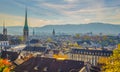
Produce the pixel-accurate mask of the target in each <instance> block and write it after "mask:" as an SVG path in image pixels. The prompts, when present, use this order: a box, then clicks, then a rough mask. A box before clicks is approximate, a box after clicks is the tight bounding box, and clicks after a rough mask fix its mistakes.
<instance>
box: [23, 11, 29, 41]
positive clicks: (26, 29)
mask: <svg viewBox="0 0 120 72" xmlns="http://www.w3.org/2000/svg"><path fill="white" fill-rule="evenodd" d="M28 36H29V27H28V22H27V9H26V11H25V24H24V29H23V37H24V41H27V39H28Z"/></svg>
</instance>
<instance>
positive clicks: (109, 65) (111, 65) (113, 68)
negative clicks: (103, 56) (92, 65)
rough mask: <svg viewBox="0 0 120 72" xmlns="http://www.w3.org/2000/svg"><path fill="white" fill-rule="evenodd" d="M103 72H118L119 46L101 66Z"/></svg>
mask: <svg viewBox="0 0 120 72" xmlns="http://www.w3.org/2000/svg"><path fill="white" fill-rule="evenodd" d="M103 72H120V44H118V47H117V49H115V50H113V55H111V56H110V57H109V59H108V61H107V62H106V63H105V65H104V66H103Z"/></svg>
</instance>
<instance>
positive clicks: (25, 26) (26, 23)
mask: <svg viewBox="0 0 120 72" xmlns="http://www.w3.org/2000/svg"><path fill="white" fill-rule="evenodd" d="M24 29H25V30H28V22H27V8H26V10H25V25H24Z"/></svg>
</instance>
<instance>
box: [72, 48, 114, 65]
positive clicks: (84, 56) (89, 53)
mask: <svg viewBox="0 0 120 72" xmlns="http://www.w3.org/2000/svg"><path fill="white" fill-rule="evenodd" d="M112 53H113V52H112V51H107V50H89V49H75V48H73V49H71V52H70V59H72V60H78V61H84V62H89V63H90V64H92V65H97V64H98V61H99V59H100V58H108V57H109V56H110V55H112Z"/></svg>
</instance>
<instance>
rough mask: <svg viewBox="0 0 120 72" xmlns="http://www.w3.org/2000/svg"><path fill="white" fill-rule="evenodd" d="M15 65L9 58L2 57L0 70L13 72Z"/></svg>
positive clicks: (0, 71)
mask: <svg viewBox="0 0 120 72" xmlns="http://www.w3.org/2000/svg"><path fill="white" fill-rule="evenodd" d="M12 69H13V66H12V64H11V62H9V61H8V60H7V59H2V58H0V72H11V70H12Z"/></svg>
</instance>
